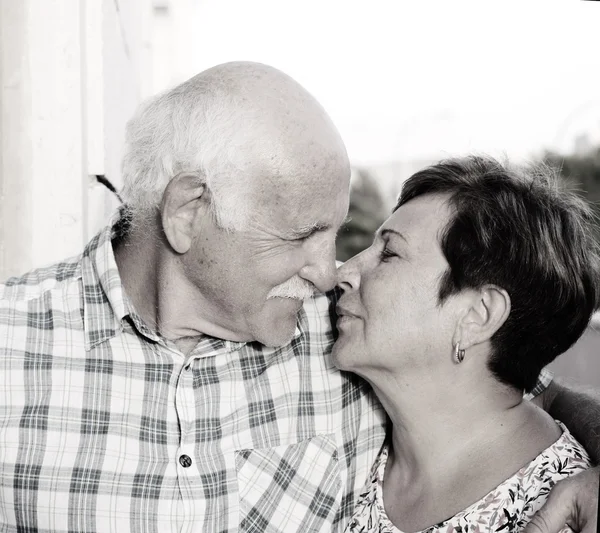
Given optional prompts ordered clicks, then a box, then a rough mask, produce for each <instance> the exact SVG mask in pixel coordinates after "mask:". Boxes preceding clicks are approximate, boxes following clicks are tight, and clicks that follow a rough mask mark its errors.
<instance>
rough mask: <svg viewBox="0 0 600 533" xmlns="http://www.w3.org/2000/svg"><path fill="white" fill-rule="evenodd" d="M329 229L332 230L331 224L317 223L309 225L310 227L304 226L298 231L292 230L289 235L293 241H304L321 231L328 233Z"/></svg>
mask: <svg viewBox="0 0 600 533" xmlns="http://www.w3.org/2000/svg"><path fill="white" fill-rule="evenodd" d="M329 228H331V226H330V225H329V224H323V223H321V222H315V223H314V224H308V225H306V226H302V227H300V228H298V229H294V230H291V231H290V233H289V236H290V238H292V239H302V238H305V237H310V236H311V235H313V234H315V233H317V232H319V231H326V230H328V229H329Z"/></svg>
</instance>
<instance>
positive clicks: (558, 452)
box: [517, 420, 592, 510]
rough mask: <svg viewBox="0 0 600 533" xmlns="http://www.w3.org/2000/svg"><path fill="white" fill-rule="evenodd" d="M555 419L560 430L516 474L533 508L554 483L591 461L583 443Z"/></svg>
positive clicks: (576, 471) (581, 469)
mask: <svg viewBox="0 0 600 533" xmlns="http://www.w3.org/2000/svg"><path fill="white" fill-rule="evenodd" d="M556 423H557V424H558V425H559V426H560V428H561V430H562V434H561V436H560V437H559V438H558V439H557V440H556V441H555V442H554V443H553V444H551V445H550V446H548V448H546V449H545V450H543V451H542V452H541V453H540V454H539V455H538V456H537V457H536V458H535V459H534V460H533V461H531V463H529V465H527V466H525V467H524V468H523V469H521V471H519V472H518V474H517V476H518V483H519V485H520V486H521V488H522V490H523V495H524V498H525V500H526V501H527V502H528V505H529V506H535V508H536V510H537V509H538V508H539V507H541V505H542V503H543V502H544V501H545V500H546V497H547V494H548V493H549V492H550V490H551V489H552V487H553V486H554V485H555V484H556V483H558V482H559V481H560V480H562V479H565V478H567V477H570V476H572V475H575V474H577V473H579V472H582V471H583V470H586V469H587V468H589V467H590V466H591V465H592V462H591V459H590V457H589V455H588V453H587V452H586V451H585V449H584V447H583V446H582V445H581V444H580V443H579V442H578V441H577V439H575V437H574V436H573V435H572V434H571V432H570V431H569V430H568V429H567V428H566V426H565V425H564V424H562V422H560V421H558V420H557V421H556Z"/></svg>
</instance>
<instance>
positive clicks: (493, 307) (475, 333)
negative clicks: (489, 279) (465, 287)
mask: <svg viewBox="0 0 600 533" xmlns="http://www.w3.org/2000/svg"><path fill="white" fill-rule="evenodd" d="M509 314H510V296H509V295H508V293H507V292H506V291H505V290H504V289H502V288H500V287H498V286H496V285H486V286H484V287H482V288H481V289H479V290H475V291H472V298H471V299H470V302H469V308H468V310H467V312H466V314H465V315H464V316H463V317H462V318H461V319H460V321H459V324H458V327H457V332H456V335H455V337H456V338H455V339H454V343H455V344H456V342H460V347H461V348H462V349H467V348H470V347H472V346H475V345H477V344H481V343H482V342H486V341H489V340H490V339H491V338H492V337H493V335H494V333H496V331H498V330H499V329H500V328H501V327H502V325H503V324H504V322H506V319H507V318H508V315H509Z"/></svg>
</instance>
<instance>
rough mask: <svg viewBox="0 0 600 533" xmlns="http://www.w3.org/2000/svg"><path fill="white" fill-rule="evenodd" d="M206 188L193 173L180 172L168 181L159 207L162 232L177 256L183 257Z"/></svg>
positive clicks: (201, 205) (200, 179)
mask: <svg viewBox="0 0 600 533" xmlns="http://www.w3.org/2000/svg"><path fill="white" fill-rule="evenodd" d="M205 196H207V194H206V185H205V182H204V180H203V179H202V178H201V177H200V176H199V175H198V174H196V173H192V172H182V173H181V174H177V176H175V177H174V178H172V179H171V181H169V183H168V185H167V187H166V189H165V192H164V193H163V197H162V202H161V206H160V212H161V220H162V226H163V231H164V232H165V236H166V238H167V241H168V242H169V244H170V245H171V247H172V248H173V250H175V251H176V252H177V253H179V254H184V253H186V252H187V251H188V250H189V249H190V246H191V244H192V240H193V238H194V234H195V232H194V226H195V224H194V222H195V220H196V218H197V217H198V215H199V214H200V210H201V209H202V207H203V203H205V202H203V200H205V198H204V197H205Z"/></svg>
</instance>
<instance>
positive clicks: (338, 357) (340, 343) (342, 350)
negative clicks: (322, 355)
mask: <svg viewBox="0 0 600 533" xmlns="http://www.w3.org/2000/svg"><path fill="white" fill-rule="evenodd" d="M345 341H346V339H345V338H344V335H340V336H339V337H338V339H337V340H336V341H335V344H334V345H333V348H332V349H331V359H332V361H333V364H334V365H335V366H336V367H338V368H339V369H340V370H350V368H348V358H349V352H350V350H349V346H347V343H346V342H345Z"/></svg>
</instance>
